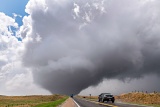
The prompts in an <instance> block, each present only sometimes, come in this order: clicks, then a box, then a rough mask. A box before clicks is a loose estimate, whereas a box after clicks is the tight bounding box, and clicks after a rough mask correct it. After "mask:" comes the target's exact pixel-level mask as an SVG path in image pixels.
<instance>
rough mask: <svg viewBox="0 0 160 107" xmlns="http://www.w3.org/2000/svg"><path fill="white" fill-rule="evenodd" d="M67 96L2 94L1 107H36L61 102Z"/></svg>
mask: <svg viewBox="0 0 160 107" xmlns="http://www.w3.org/2000/svg"><path fill="white" fill-rule="evenodd" d="M65 98H67V96H64V95H32V96H0V107H34V106H36V105H39V104H47V103H53V102H56V103H59V104H60V103H61V101H62V102H63V101H64V99H65ZM38 107H39V106H38ZM47 107H50V106H47Z"/></svg>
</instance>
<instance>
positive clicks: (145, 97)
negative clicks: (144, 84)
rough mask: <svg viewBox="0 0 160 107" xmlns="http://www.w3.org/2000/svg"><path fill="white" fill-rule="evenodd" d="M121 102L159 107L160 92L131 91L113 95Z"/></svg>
mask: <svg viewBox="0 0 160 107" xmlns="http://www.w3.org/2000/svg"><path fill="white" fill-rule="evenodd" d="M115 98H116V99H117V100H119V101H122V102H127V103H132V104H140V105H148V106H153V107H160V93H142V92H132V93H126V94H121V95H118V96H115Z"/></svg>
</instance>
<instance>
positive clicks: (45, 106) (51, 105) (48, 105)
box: [34, 97, 68, 107]
mask: <svg viewBox="0 0 160 107" xmlns="http://www.w3.org/2000/svg"><path fill="white" fill-rule="evenodd" d="M67 98H68V97H66V98H63V99H60V100H56V101H54V102H49V103H43V104H38V105H36V106H34V107H57V106H58V105H61V104H62V103H63V102H64V101H65V100H66V99H67Z"/></svg>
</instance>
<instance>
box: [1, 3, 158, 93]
mask: <svg viewBox="0 0 160 107" xmlns="http://www.w3.org/2000/svg"><path fill="white" fill-rule="evenodd" d="M159 77H160V1H159V0H132V1H131V0H120V1H118V0H83V1H82V0H29V1H27V0H24V1H22V0H16V2H14V3H12V1H9V0H5V1H3V2H2V3H1V4H0V95H1V94H2V95H30V94H55V93H58V94H67V95H70V94H82V95H89V94H92V95H98V94H99V93H102V92H111V93H113V94H121V93H127V92H131V91H135V90H137V91H149V92H153V91H160V85H159V81H160V78H159Z"/></svg>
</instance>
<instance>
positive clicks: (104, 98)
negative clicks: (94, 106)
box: [98, 93, 115, 103]
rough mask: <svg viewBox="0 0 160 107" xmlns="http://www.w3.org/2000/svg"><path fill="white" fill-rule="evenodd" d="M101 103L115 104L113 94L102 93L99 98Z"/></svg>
mask: <svg viewBox="0 0 160 107" xmlns="http://www.w3.org/2000/svg"><path fill="white" fill-rule="evenodd" d="M98 101H99V102H105V101H107V102H108V101H112V103H114V101H115V98H114V96H113V95H112V94H111V93H101V94H100V95H99V97H98Z"/></svg>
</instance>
